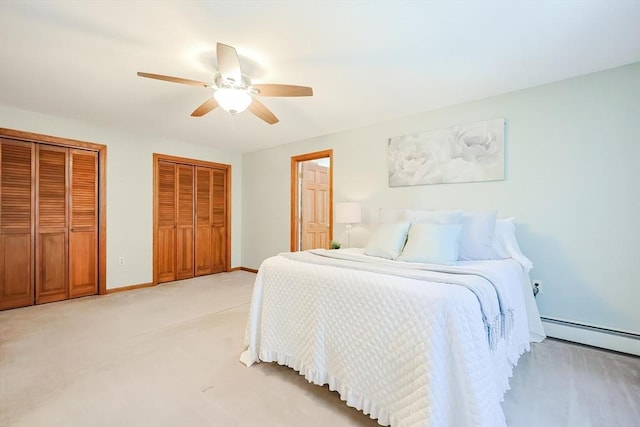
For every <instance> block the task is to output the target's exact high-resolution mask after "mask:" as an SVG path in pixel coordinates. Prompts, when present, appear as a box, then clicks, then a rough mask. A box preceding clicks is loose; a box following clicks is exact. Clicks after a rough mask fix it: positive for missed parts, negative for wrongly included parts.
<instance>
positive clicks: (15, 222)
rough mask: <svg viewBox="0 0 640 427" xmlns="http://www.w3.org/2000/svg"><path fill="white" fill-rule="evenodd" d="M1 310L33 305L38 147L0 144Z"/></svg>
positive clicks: (9, 142) (5, 141)
mask: <svg viewBox="0 0 640 427" xmlns="http://www.w3.org/2000/svg"><path fill="white" fill-rule="evenodd" d="M0 144H1V145H0V310H4V309H7V308H16V307H24V306H28V305H33V303H34V296H33V294H34V292H33V290H34V287H33V198H34V192H33V190H34V186H33V181H34V175H35V145H34V144H31V143H28V142H17V141H9V140H4V139H2V140H0Z"/></svg>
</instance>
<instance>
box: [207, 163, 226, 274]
mask: <svg viewBox="0 0 640 427" xmlns="http://www.w3.org/2000/svg"><path fill="white" fill-rule="evenodd" d="M211 173H212V182H211V272H212V273H219V272H221V271H225V269H226V264H227V259H226V253H227V228H226V223H227V203H226V200H227V197H226V190H227V173H226V171H225V170H221V169H212V170H211Z"/></svg>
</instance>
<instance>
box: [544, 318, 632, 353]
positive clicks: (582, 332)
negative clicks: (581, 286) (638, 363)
mask: <svg viewBox="0 0 640 427" xmlns="http://www.w3.org/2000/svg"><path fill="white" fill-rule="evenodd" d="M542 324H543V326H544V330H545V332H546V334H547V336H549V337H552V338H559V339H562V340H566V341H572V342H576V343H580V344H587V345H591V346H594V347H600V348H606V349H609V350H614V351H619V352H622V353H629V354H633V355H636V356H640V337H639V336H638V335H637V334H634V333H628V332H624V331H615V330H610V329H606V328H600V327H597V326H592V325H584V324H578V323H575V322H570V321H566V320H563V319H558V318H553V317H544V316H543V317H542Z"/></svg>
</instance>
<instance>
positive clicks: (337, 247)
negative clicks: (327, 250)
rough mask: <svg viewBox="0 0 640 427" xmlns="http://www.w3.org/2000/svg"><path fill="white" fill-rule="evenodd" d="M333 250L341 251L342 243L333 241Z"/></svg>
mask: <svg viewBox="0 0 640 427" xmlns="http://www.w3.org/2000/svg"><path fill="white" fill-rule="evenodd" d="M331 249H340V242H337V241H335V240H332V241H331Z"/></svg>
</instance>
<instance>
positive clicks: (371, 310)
mask: <svg viewBox="0 0 640 427" xmlns="http://www.w3.org/2000/svg"><path fill="white" fill-rule="evenodd" d="M407 223H408V224H409V225H407ZM389 224H393V226H389V227H387V228H393V227H394V226H396V225H397V224H400V222H391V223H389ZM402 224H403V225H402V227H400V228H403V227H404V228H403V229H404V233H405V234H404V235H402V233H400V234H399V236H394V235H391V234H389V233H386V234H385V233H382V236H381V239H380V242H383V244H382V245H381V246H384V248H382V249H389V247H390V245H389V242H392V243H393V242H395V245H396V246H401V247H400V248H399V250H398V249H397V248H395V249H394V250H392V251H391V252H392V253H387V254H386V255H388V256H380V253H379V252H376V250H377V249H380V248H379V247H378V248H376V243H375V237H376V235H377V234H380V233H378V232H377V231H376V233H374V237H373V238H372V240H371V241H370V243H369V245H367V247H366V248H363V249H346V250H337V251H336V250H331V251H330V250H312V251H304V252H297V253H282V254H280V255H278V256H274V257H271V258H269V259H267V260H265V261H264V262H263V263H262V265H261V266H260V269H259V271H258V274H257V276H256V282H255V286H254V291H253V296H252V301H251V307H250V313H249V319H248V322H247V330H246V334H245V344H246V346H247V349H246V351H244V352H243V353H242V355H241V357H240V360H241V361H242V362H243V363H244V364H246V365H247V366H251V365H252V364H254V363H256V362H260V361H262V362H276V363H279V364H281V365H286V366H288V367H290V368H293V369H294V370H296V371H298V372H299V373H300V374H301V375H304V376H305V378H306V379H307V380H308V381H309V382H311V383H314V384H318V385H325V384H328V386H329V388H330V389H331V390H334V391H337V392H338V393H339V395H340V397H341V399H342V400H344V401H345V402H346V404H347V405H349V406H351V407H354V408H357V409H359V410H361V411H362V412H363V413H365V414H367V415H369V416H370V417H371V418H373V419H376V420H377V422H378V423H379V424H381V425H385V426H386V425H391V426H486V427H496V426H506V422H505V418H504V414H503V411H502V408H501V406H500V402H501V401H502V398H503V395H504V393H505V391H506V390H507V389H508V387H509V378H510V377H511V374H512V371H513V368H514V367H515V366H516V364H517V361H518V358H519V357H520V356H521V355H522V354H523V353H524V352H525V351H528V350H529V343H530V342H532V341H540V340H542V339H543V338H544V331H543V329H542V325H541V323H540V318H539V314H538V311H537V308H536V306H535V301H534V299H533V294H532V292H531V286H530V280H529V274H528V270H529V268H530V264H528V263H527V261H528V260H527V259H526V258H525V257H524V256H523V255H522V254H521V253H516V252H519V248H515V249H517V251H516V250H515V249H514V248H513V247H511V248H509V245H513V242H511V243H509V242H506V241H503V242H502V249H505V251H504V252H506V253H503V254H502V256H501V257H498V258H499V259H495V258H496V257H495V256H492V257H491V259H484V260H459V259H458V256H459V255H460V252H459V250H458V251H454V252H455V253H454V254H453V255H452V254H449V255H450V256H455V258H456V260H455V262H450V263H446V262H442V261H443V260H442V259H439V260H438V262H437V263H434V262H421V261H425V259H418V260H416V259H411V257H410V256H409V257H407V256H405V257H403V254H404V253H407V254H408V255H411V254H410V253H409V252H410V251H409V250H408V247H409V246H410V242H411V241H412V234H411V232H410V230H411V228H412V225H411V224H412V221H405V222H403V223H402ZM413 224H416V222H415V219H414V222H413ZM493 224H494V226H495V230H496V233H497V230H498V224H499V221H498V222H496V220H495V216H494V218H493ZM440 225H443V224H438V227H431V226H427V228H431V229H436V228H437V229H438V232H439V233H441V234H442V227H439V226H440ZM413 227H414V229H418V228H419V227H416V226H415V225H414V226H413ZM382 228H384V227H382ZM396 228H398V227H396ZM461 228H462V227H458V232H459V233H460V229H461ZM511 228H513V222H512V221H511ZM432 231H433V230H432ZM496 233H493V232H492V244H493V245H494V246H495V245H496V241H495V240H496V239H495V237H494V234H496ZM454 234H455V233H454ZM395 237H397V239H396V241H394V238H395ZM429 237H430V239H431V240H433V238H434V235H433V233H432V234H430V235H429ZM458 238H459V241H460V242H462V240H463V239H462V238H461V236H460V235H458ZM514 238H515V236H514ZM416 241H417V238H416V235H415V234H414V235H413V242H416ZM438 242H439V246H440V247H442V246H443V245H442V244H441V243H442V236H440V237H439V240H438ZM391 246H393V245H391ZM414 246H415V245H414ZM444 246H446V244H445V245H444ZM394 251H395V252H394ZM382 252H384V251H382ZM426 252H429V250H427V251H426ZM424 253H425V247H424V242H422V243H421V247H420V254H421V255H420V256H422V254H424ZM372 254H373V255H372ZM418 258H420V257H418ZM426 261H433V259H427V260H426Z"/></svg>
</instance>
